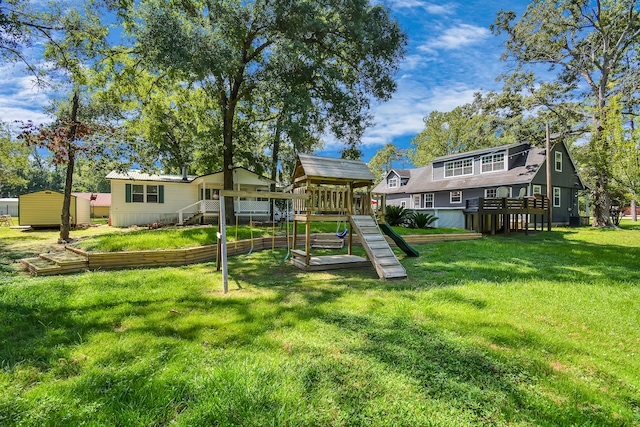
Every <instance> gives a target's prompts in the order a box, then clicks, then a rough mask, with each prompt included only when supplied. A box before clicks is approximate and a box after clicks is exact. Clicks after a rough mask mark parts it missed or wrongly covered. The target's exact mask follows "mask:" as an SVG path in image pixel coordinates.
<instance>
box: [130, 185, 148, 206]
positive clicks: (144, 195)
mask: <svg viewBox="0 0 640 427" xmlns="http://www.w3.org/2000/svg"><path fill="white" fill-rule="evenodd" d="M135 187H142V193H140V192H135V191H134V190H135ZM136 195H142V200H135V196H136ZM146 197H147V194H146V185H144V184H131V203H145V200H146Z"/></svg>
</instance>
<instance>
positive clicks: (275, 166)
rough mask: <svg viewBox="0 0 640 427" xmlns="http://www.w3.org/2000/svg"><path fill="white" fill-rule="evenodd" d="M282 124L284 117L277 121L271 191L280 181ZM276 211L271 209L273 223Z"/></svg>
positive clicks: (274, 189)
mask: <svg viewBox="0 0 640 427" xmlns="http://www.w3.org/2000/svg"><path fill="white" fill-rule="evenodd" d="M281 123H282V115H278V119H277V121H276V131H275V135H274V137H273V147H272V150H271V181H273V182H272V183H271V186H270V188H269V189H270V191H272V192H275V191H276V180H277V179H278V161H279V160H280V159H279V157H280V133H281V130H280V127H281ZM274 214H275V209H273V206H272V209H271V221H274Z"/></svg>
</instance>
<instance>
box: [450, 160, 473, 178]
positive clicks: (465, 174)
mask: <svg viewBox="0 0 640 427" xmlns="http://www.w3.org/2000/svg"><path fill="white" fill-rule="evenodd" d="M466 161H471V173H464V168H465V166H464V162H466ZM455 162H462V167H461V169H462V172H463V173H461V174H460V175H455V174H454V175H452V176H447V165H448V164H451V163H455ZM442 167H443V171H442V174H443V176H444V178H447V179H451V178H457V177H459V176H469V175H473V174H474V172H475V167H476V165H475V162H474V161H473V157H467V158H464V159H457V160H450V161H448V162H444V164H443V166H442ZM454 170H455V168H454Z"/></svg>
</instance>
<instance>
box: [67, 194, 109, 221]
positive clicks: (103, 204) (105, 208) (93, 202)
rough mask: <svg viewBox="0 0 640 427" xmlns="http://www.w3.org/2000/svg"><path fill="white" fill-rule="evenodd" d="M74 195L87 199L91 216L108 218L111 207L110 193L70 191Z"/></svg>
mask: <svg viewBox="0 0 640 427" xmlns="http://www.w3.org/2000/svg"><path fill="white" fill-rule="evenodd" d="M71 194H73V195H74V196H76V197H82V198H83V199H88V200H89V202H90V206H91V218H108V217H109V210H110V209H111V193H71Z"/></svg>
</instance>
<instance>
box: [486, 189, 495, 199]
mask: <svg viewBox="0 0 640 427" xmlns="http://www.w3.org/2000/svg"><path fill="white" fill-rule="evenodd" d="M484 197H486V198H487V199H495V198H496V197H498V191H497V190H496V189H495V188H487V189H485V190H484Z"/></svg>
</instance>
